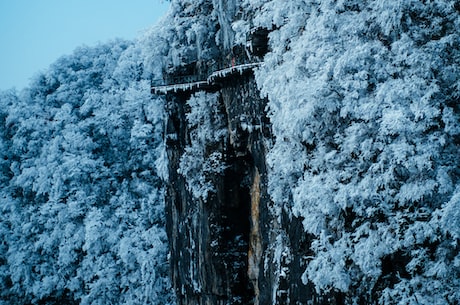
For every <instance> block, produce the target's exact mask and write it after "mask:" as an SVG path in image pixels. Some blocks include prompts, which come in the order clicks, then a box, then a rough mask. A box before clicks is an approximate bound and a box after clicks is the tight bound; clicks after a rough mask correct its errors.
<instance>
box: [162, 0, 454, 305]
mask: <svg viewBox="0 0 460 305" xmlns="http://www.w3.org/2000/svg"><path fill="white" fill-rule="evenodd" d="M198 2H199V3H189V2H187V1H174V2H173V4H175V5H177V6H176V9H177V12H178V13H177V14H176V17H177V19H176V20H175V21H174V22H176V23H180V24H184V20H187V22H190V27H180V28H178V27H176V28H175V31H177V33H176V36H177V37H188V43H184V44H179V43H177V42H176V43H172V44H174V45H176V46H178V47H177V48H175V49H174V50H173V51H170V53H174V57H171V56H170V55H168V56H166V63H167V64H166V65H164V68H165V69H164V80H165V83H163V85H165V84H166V85H172V84H174V83H176V84H177V83H190V82H195V83H199V85H196V86H188V87H187V86H181V87H176V88H175V89H174V90H173V89H171V90H168V89H165V90H164V91H163V94H166V100H167V113H168V115H167V116H168V119H167V124H166V125H167V131H166V143H167V151H168V158H169V183H168V191H167V196H166V197H167V200H166V202H167V204H166V206H167V208H166V212H167V231H168V236H169V240H170V250H171V276H172V282H173V286H174V289H175V292H176V295H177V297H178V303H179V304H370V303H379V304H397V303H401V304H418V302H422V303H426V302H428V303H430V302H435V303H439V304H455V303H456V302H457V301H458V300H459V299H460V296H459V294H458V288H459V287H458V278H459V276H460V273H459V269H458V261H459V259H460V256H459V254H458V242H459V240H458V237H459V236H460V235H459V234H458V229H456V226H457V225H458V223H459V220H458V216H457V215H458V213H456V212H454V210H455V209H456V208H457V207H458V189H459V188H458V181H459V180H458V178H459V174H458V161H456V158H455V155H456V154H457V153H456V152H457V151H458V143H459V141H458V136H459V129H458V105H457V103H458V98H459V95H458V86H459V85H458V81H457V80H456V79H457V78H456V75H458V73H459V71H460V70H459V64H460V57H459V50H460V44H459V41H460V37H459V36H458V33H457V32H456V31H455V30H454V29H455V28H456V26H457V25H458V24H459V22H460V20H459V16H458V10H459V5H458V3H457V2H455V1H450V2H449V1H448V2H442V1H432V2H430V3H426V2H424V1H415V0H414V1H411V2H410V4H405V3H404V4H403V3H399V2H398V3H396V2H391V3H381V2H379V1H368V2H360V1H351V2H350V1H348V2H346V3H345V2H343V1H320V2H318V1H300V0H299V1H290V2H288V3H286V2H285V1H278V0H272V1H236V0H235V1H226V2H224V1H217V0H216V1H204V0H203V1H198ZM181 5H182V7H181ZM198 10H200V12H203V14H196V13H197V12H198ZM203 28H206V30H205V31H201V30H202V29H203ZM197 29H201V30H197ZM205 36H206V37H207V38H204V37H205ZM203 39H205V40H204V41H206V43H205V44H202V45H200V44H197V43H198V42H199V41H201V42H202V41H203ZM172 41H176V40H174V39H173V40H172ZM170 43H171V42H170ZM203 46H205V47H203ZM184 54H189V56H185V55H184ZM168 58H169V59H168ZM171 58H180V59H181V60H182V62H181V63H179V62H178V61H177V60H176V61H174V60H170V59H171ZM253 62H259V63H261V64H260V65H259V66H257V67H254V68H253V69H248V70H246V71H244V73H229V74H225V73H223V74H219V75H220V76H219V77H220V78H218V79H213V78H211V79H210V78H208V76H209V75H211V74H212V73H213V72H215V71H219V70H222V69H225V68H229V67H231V66H238V65H240V64H245V63H253ZM168 63H169V64H168ZM262 63H263V64H262ZM191 75H193V76H191ZM166 88H168V86H167V87H166ZM170 88H172V87H170ZM158 92H159V91H158ZM433 283H436V284H435V285H432V284H433Z"/></svg>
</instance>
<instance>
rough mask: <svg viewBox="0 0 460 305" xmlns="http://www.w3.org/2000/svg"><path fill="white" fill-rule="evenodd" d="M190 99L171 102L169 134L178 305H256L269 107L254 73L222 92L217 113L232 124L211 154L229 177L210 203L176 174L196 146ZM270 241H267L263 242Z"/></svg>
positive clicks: (222, 177)
mask: <svg viewBox="0 0 460 305" xmlns="http://www.w3.org/2000/svg"><path fill="white" fill-rule="evenodd" d="M190 94H191V92H185V93H180V94H174V95H168V111H169V112H168V113H169V118H168V125H167V134H168V137H169V138H173V139H174V140H169V141H168V146H167V149H168V157H169V161H170V181H171V184H170V187H169V189H168V196H167V200H168V202H167V219H168V232H169V235H170V236H169V237H170V241H171V256H172V257H171V263H172V266H171V269H172V271H171V273H172V278H173V284H174V288H175V290H176V293H177V296H178V303H179V304H250V303H252V302H253V299H254V298H256V297H257V296H258V295H260V290H261V289H262V290H263V289H264V288H263V287H260V285H261V284H265V285H266V283H262V281H261V280H260V277H261V274H262V270H263V259H262V253H263V249H262V248H263V247H264V246H266V244H268V240H267V239H266V238H267V236H263V235H267V232H266V227H264V226H263V225H262V222H261V221H260V220H261V218H263V217H267V208H268V206H269V199H268V196H267V191H266V189H265V186H264V185H266V184H264V183H263V182H264V180H265V179H267V175H266V166H265V145H266V142H267V140H269V137H270V125H269V122H268V121H267V120H266V116H265V114H264V107H265V104H266V101H265V100H264V99H262V98H260V97H259V92H258V90H257V89H256V85H255V82H254V79H253V75H252V73H246V74H244V75H237V76H236V77H233V78H231V79H228V80H226V83H225V84H222V87H221V88H220V89H219V90H218V92H217V94H218V105H219V111H220V112H221V114H222V117H223V118H224V120H225V123H226V128H225V130H226V133H225V135H224V137H223V139H222V141H221V142H220V143H216V144H214V145H213V146H211V147H207V148H206V150H207V151H206V155H208V156H210V155H212V154H213V153H216V152H218V153H220V154H222V156H223V158H224V162H225V170H224V171H223V172H222V173H221V174H219V175H216V176H215V177H210V179H212V181H213V184H214V185H215V191H214V192H212V194H211V195H209V196H208V198H206V199H201V198H195V197H194V196H193V195H192V194H190V191H189V188H188V187H187V183H186V181H185V180H186V179H187V177H184V176H183V175H181V174H178V171H179V167H180V160H181V156H182V154H183V153H184V151H185V149H186V147H187V146H188V145H190V134H189V133H188V130H189V129H188V126H187V119H186V113H187V111H189V109H187V104H186V101H187V99H188V98H189V97H190ZM264 239H265V240H264Z"/></svg>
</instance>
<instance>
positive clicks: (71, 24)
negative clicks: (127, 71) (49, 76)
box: [0, 0, 168, 90]
mask: <svg viewBox="0 0 460 305" xmlns="http://www.w3.org/2000/svg"><path fill="white" fill-rule="evenodd" d="M167 8H168V2H167V1H164V0H129V1H128V0H0V46H1V47H0V90H5V89H9V88H12V87H16V88H17V89H22V88H23V87H25V86H26V85H27V84H28V83H29V80H30V78H31V77H32V76H34V75H35V74H36V73H37V72H38V71H42V70H45V69H46V68H48V66H49V65H50V64H51V63H52V62H54V61H55V60H56V59H58V58H59V57H60V56H62V55H64V54H70V53H72V51H73V50H74V49H75V48H76V47H78V46H81V45H89V46H92V45H95V44H97V43H98V42H105V41H108V40H110V39H113V38H117V37H121V38H126V39H132V38H135V37H136V36H137V35H139V33H141V32H142V30H144V29H146V28H148V27H149V26H151V25H153V24H155V22H157V20H158V19H159V18H160V17H161V16H163V15H165V13H166V11H167Z"/></svg>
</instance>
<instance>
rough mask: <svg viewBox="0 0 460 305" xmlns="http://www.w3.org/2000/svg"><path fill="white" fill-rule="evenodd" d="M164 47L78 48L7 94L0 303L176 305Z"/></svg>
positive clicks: (1, 126) (0, 127)
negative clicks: (161, 86) (160, 77)
mask: <svg viewBox="0 0 460 305" xmlns="http://www.w3.org/2000/svg"><path fill="white" fill-rule="evenodd" d="M157 39H158V38H157V37H156V36H154V35H152V34H151V33H149V34H146V36H145V37H143V38H141V39H139V40H138V41H135V42H125V41H114V42H111V43H107V44H104V45H100V46H97V47H93V48H89V47H81V48H78V49H77V50H76V51H75V52H74V53H73V54H72V55H69V56H64V57H62V58H61V59H59V60H58V61H57V62H55V63H54V64H53V65H52V66H51V67H50V69H49V70H48V71H46V72H44V73H41V74H39V75H37V76H36V77H35V79H34V80H33V81H32V83H31V84H30V86H29V87H28V88H27V89H25V90H24V91H22V92H20V93H16V92H14V91H10V92H3V93H1V95H0V103H1V107H0V153H1V161H0V175H1V176H0V183H1V187H0V190H1V191H0V192H1V194H0V196H1V197H0V198H1V199H0V200H1V205H0V207H1V215H0V236H1V240H2V242H1V246H0V303H2V302H6V303H4V304H29V303H31V304H37V303H40V304H42V303H43V304H44V303H46V304H54V302H57V301H59V302H60V304H61V303H68V304H74V303H75V304H172V303H173V295H172V291H171V289H170V284H169V280H168V261H167V253H168V245H167V237H166V232H165V221H164V194H163V192H164V187H163V182H162V181H161V179H160V177H163V176H165V175H164V172H165V170H164V168H165V166H167V164H165V161H166V160H165V158H164V145H163V140H162V138H163V136H162V133H163V119H164V108H163V103H164V101H163V100H162V99H160V98H152V96H151V94H150V76H151V74H155V73H159V72H161V68H160V69H157V70H155V69H152V68H148V67H149V66H150V67H151V66H152V65H157V66H161V62H157V63H154V62H151V61H154V60H155V56H156V57H157V58H161V47H162V45H161V44H157V43H155V44H153V46H151V44H152V41H151V40H157ZM152 54H153V55H152ZM2 304H3V303H2Z"/></svg>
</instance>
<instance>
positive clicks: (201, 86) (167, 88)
mask: <svg viewBox="0 0 460 305" xmlns="http://www.w3.org/2000/svg"><path fill="white" fill-rule="evenodd" d="M262 64H263V63H262V62H257V63H249V64H242V65H237V66H233V67H229V68H225V69H222V70H218V71H215V72H213V73H211V75H209V76H208V78H207V79H206V80H201V81H196V82H191V83H184V84H172V85H161V86H152V88H151V92H152V94H156V95H166V94H169V93H178V92H186V91H192V92H193V91H201V90H213V89H215V88H218V87H219V84H220V82H221V80H223V79H225V78H228V77H231V76H233V75H235V74H239V75H242V74H243V73H245V72H246V71H249V70H252V69H254V68H257V67H259V66H261V65H262Z"/></svg>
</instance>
